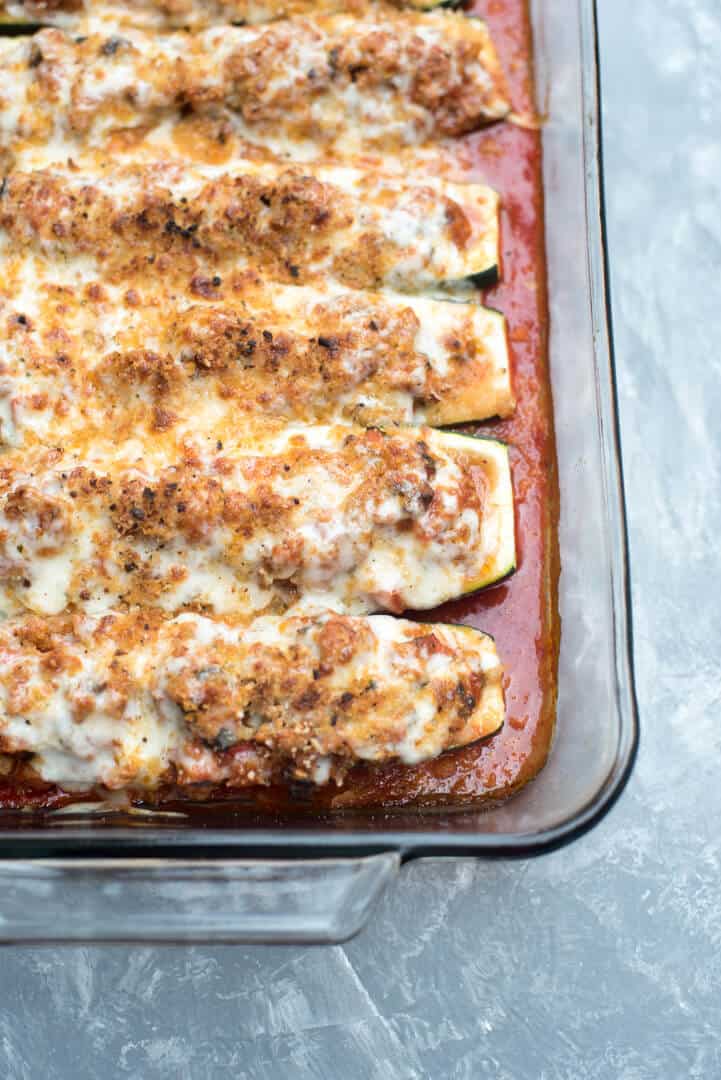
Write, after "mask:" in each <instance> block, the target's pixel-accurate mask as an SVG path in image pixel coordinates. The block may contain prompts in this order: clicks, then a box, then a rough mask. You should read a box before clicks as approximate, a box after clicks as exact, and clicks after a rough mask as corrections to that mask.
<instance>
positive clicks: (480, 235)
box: [0, 162, 499, 292]
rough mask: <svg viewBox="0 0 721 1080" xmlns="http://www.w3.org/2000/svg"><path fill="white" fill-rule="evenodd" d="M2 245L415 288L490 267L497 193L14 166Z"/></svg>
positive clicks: (153, 168) (193, 171)
mask: <svg viewBox="0 0 721 1080" xmlns="http://www.w3.org/2000/svg"><path fill="white" fill-rule="evenodd" d="M3 250H4V252H5V253H6V255H11V254H12V253H14V252H15V251H23V250H35V251H38V252H39V253H41V254H43V255H45V256H47V257H49V258H56V259H58V260H67V259H70V258H73V257H76V256H84V257H85V258H92V259H94V260H95V263H96V265H97V266H98V268H101V267H102V269H103V270H104V271H105V272H106V273H109V274H114V275H118V274H127V273H128V272H133V271H135V270H138V269H142V268H144V267H147V265H148V262H149V261H150V263H151V266H154V265H155V264H156V263H157V260H158V259H161V258H163V257H164V258H165V260H166V266H168V267H171V266H172V269H173V271H177V270H179V269H180V270H183V271H187V270H189V269H193V268H198V269H201V268H203V267H212V269H213V270H214V271H218V272H222V271H223V270H224V269H226V268H227V267H228V266H229V265H232V266H233V267H238V266H239V265H246V266H248V267H252V268H254V269H257V270H259V271H262V272H263V274H265V276H266V277H268V278H269V279H270V280H273V281H281V282H285V283H288V284H292V283H296V284H310V283H313V282H317V281H336V282H338V283H339V284H342V285H347V286H349V287H351V288H363V289H377V288H381V287H389V288H393V289H400V290H402V291H409V292H417V291H419V290H423V289H425V288H429V287H433V286H440V285H442V284H443V283H445V282H449V281H450V282H452V281H455V280H458V279H463V278H466V277H469V276H472V275H474V274H478V273H480V274H484V273H492V272H494V271H495V270H496V268H497V266H498V262H499V255H498V196H497V195H496V193H495V192H494V191H493V190H492V189H491V188H488V187H485V186H484V185H481V184H454V183H451V182H449V181H443V180H435V181H434V180H432V179H427V180H426V181H424V182H422V183H408V182H407V181H404V180H403V179H402V178H400V177H398V176H393V175H384V174H378V173H371V174H367V173H364V172H362V171H360V170H357V169H350V168H328V169H324V168H322V167H314V169H313V170H312V171H310V170H308V169H300V168H298V167H295V168H285V167H278V166H270V165H252V164H250V163H247V164H244V165H240V166H235V167H234V168H233V169H232V170H227V169H217V168H210V167H205V168H188V167H187V166H184V165H181V164H171V163H167V162H166V163H162V164H157V165H142V166H135V165H134V166H125V167H120V168H118V167H114V166H107V167H106V168H105V170H104V171H103V172H99V173H96V174H95V175H92V174H91V175H88V174H84V173H82V172H77V171H75V170H74V169H72V168H70V169H64V170H63V169H57V168H56V169H47V170H36V171H32V172H15V173H11V174H10V175H9V176H8V177H6V179H5V181H4V183H3V189H2V195H1V196H0V252H2V251H3Z"/></svg>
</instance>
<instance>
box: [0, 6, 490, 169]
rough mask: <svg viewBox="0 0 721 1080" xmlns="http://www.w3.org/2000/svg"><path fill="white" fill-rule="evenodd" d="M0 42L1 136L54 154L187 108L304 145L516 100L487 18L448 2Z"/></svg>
mask: <svg viewBox="0 0 721 1080" xmlns="http://www.w3.org/2000/svg"><path fill="white" fill-rule="evenodd" d="M0 44H1V45H2V48H0V139H1V141H2V144H3V147H4V148H5V150H6V151H12V152H13V153H15V154H22V152H23V150H25V151H30V150H33V151H35V153H36V154H40V153H41V150H42V148H43V147H44V148H45V149H46V150H47V151H52V152H54V153H55V158H54V160H66V159H67V158H68V157H72V158H73V159H75V158H77V156H78V153H79V152H80V151H81V150H82V148H83V147H86V148H87V147H90V146H95V147H98V148H100V150H104V151H106V152H107V151H108V149H109V146H114V145H116V144H117V135H118V132H119V131H122V132H123V137H124V138H125V139H126V140H127V139H128V138H129V135H130V133H131V132H132V129H136V141H137V138H140V137H141V136H145V135H147V133H148V131H149V130H152V129H154V128H156V127H157V126H160V127H161V128H162V130H163V131H166V130H167V129H168V128H169V127H170V128H171V129H172V126H173V124H174V122H175V121H177V120H179V119H180V117H181V115H187V114H188V113H194V114H196V115H198V116H205V117H206V118H209V122H212V123H213V124H215V130H216V133H217V142H218V143H219V144H220V145H221V148H222V145H223V143H224V141H227V140H228V138H230V137H233V136H234V137H235V138H239V139H245V140H247V141H248V142H249V143H250V144H254V145H256V146H257V145H261V146H263V147H265V148H266V149H268V150H270V151H272V152H273V153H276V154H280V155H281V156H282V157H284V158H289V157H290V158H304V159H308V158H317V157H318V156H319V155H320V154H326V155H327V154H328V153H338V154H342V155H344V156H349V155H351V156H352V155H353V154H357V153H359V152H367V151H370V150H373V151H380V152H384V151H385V152H389V153H395V152H396V151H398V150H399V149H400V148H402V147H404V146H418V145H420V144H426V143H428V142H431V141H434V140H437V139H439V138H442V137H454V136H459V135H463V134H465V133H467V132H469V131H473V130H475V129H476V128H478V127H481V126H483V125H484V124H486V123H489V122H491V121H494V120H498V119H502V118H503V117H505V116H506V115H507V114H508V112H509V104H508V101H507V100H506V96H505V91H504V88H503V80H502V75H501V71H500V67H499V63H498V58H497V56H496V53H495V50H494V48H493V45H492V42H491V40H490V37H489V34H488V30H487V28H486V27H485V25H484V24H483V23H482V22H480V21H478V20H472V19H467V18H465V17H464V16H462V15H454V14H449V13H438V12H436V13H433V12H431V13H417V12H393V11H391V10H389V9H387V8H373V10H372V11H369V13H368V14H366V15H364V16H362V17H360V18H356V17H354V16H353V15H344V14H341V15H314V16H309V17H307V18H299V19H286V20H282V21H280V22H276V23H272V24H271V25H269V26H262V27H233V26H230V27H229V26H221V27H216V28H214V29H210V30H204V31H199V32H198V33H196V34H191V35H189V34H186V33H178V34H165V35H162V34H158V33H154V32H153V33H145V32H143V31H140V30H124V31H123V34H122V36H119V35H118V34H117V33H116V32H115V31H111V30H108V29H106V30H104V31H102V32H96V33H90V34H88V35H85V34H81V35H74V34H68V33H65V32H64V31H62V30H57V29H50V30H41V31H39V32H38V33H37V34H35V35H34V36H33V37H31V38H30V37H28V38H16V39H12V40H11V39H9V40H7V41H3V42H2V43H0ZM111 137H113V138H114V140H115V141H114V142H113V143H111V144H109V143H108V139H109V138H111ZM166 145H167V140H166ZM184 152H185V148H184Z"/></svg>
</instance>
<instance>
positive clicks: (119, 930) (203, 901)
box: [0, 851, 400, 944]
mask: <svg viewBox="0 0 721 1080" xmlns="http://www.w3.org/2000/svg"><path fill="white" fill-rule="evenodd" d="M399 865H400V855H399V854H398V852H395V851H386V852H381V853H380V854H376V855H367V856H363V857H359V858H324V859H287V860H285V859H277V860H275V859H227V860H222V859H214V860H213V861H212V862H211V861H207V862H205V861H203V860H197V859H193V860H191V859H188V860H183V859H143V858H127V859H119V858H118V859H115V858H107V859H82V858H73V859H72V860H71V859H68V860H64V859H33V860H8V861H3V862H2V863H0V942H4V943H8V944H9V943H18V942H110V941H116V942H123V941H125V942H193V941H194V942H228V943H232V942H238V943H239V942H246V943H252V942H258V943H261V942H263V943H268V944H271V943H276V944H280V943H294V942H295V943H311V942H318V943H327V944H333V943H338V942H341V941H347V940H348V938H351V937H353V935H354V934H356V933H357V932H358V931H359V930H360V929H361V928H362V927H363V925H364V924H365V922H366V920H367V919H368V916H369V914H370V912H371V909H372V908H373V905H374V904H375V902H376V900H377V899H378V897H379V896H380V894H381V893H382V892H383V890H384V889H385V887H386V886H387V885H388V883H389V882H390V881H391V880H392V879H393V878H394V877H395V875H396V873H397V872H398V868H399Z"/></svg>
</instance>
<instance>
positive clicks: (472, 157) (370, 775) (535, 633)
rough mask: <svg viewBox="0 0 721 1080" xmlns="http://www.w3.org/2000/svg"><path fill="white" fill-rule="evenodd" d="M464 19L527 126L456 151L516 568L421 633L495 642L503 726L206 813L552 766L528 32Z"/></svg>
mask: <svg viewBox="0 0 721 1080" xmlns="http://www.w3.org/2000/svg"><path fill="white" fill-rule="evenodd" d="M471 11H472V13H473V14H476V15H479V16H481V17H482V18H484V19H485V20H486V21H487V23H488V25H489V27H490V30H491V34H492V36H493V39H494V42H495V44H496V47H497V49H498V51H499V53H500V57H501V61H502V63H503V66H504V70H505V72H506V77H507V81H508V85H509V92H510V96H511V100H512V102H513V107H514V112H515V113H516V115H517V116H518V117H520V118H522V123H521V124H518V123H513V122H507V123H503V124H500V125H496V126H494V127H491V128H489V129H487V130H485V131H482V132H479V133H476V134H474V135H472V136H469V137H468V138H467V139H465V140H463V144H462V146H461V147H460V148H459V158H460V160H461V163H462V165H464V166H468V165H470V166H471V167H472V168H473V169H474V171H475V173H476V174H478V175H479V176H482V178H483V179H484V181H486V182H488V183H489V184H491V185H492V186H493V187H495V188H496V189H497V190H498V191H499V192H500V194H501V197H502V206H503V208H502V223H501V224H502V275H501V277H502V280H501V283H500V284H499V285H497V286H496V287H494V288H493V289H491V290H488V291H486V292H485V293H484V294H483V297H482V299H483V301H484V302H485V303H486V304H488V305H490V306H492V307H496V308H498V309H499V310H500V311H502V312H503V313H504V314H505V316H506V318H507V320H508V330H509V344H510V350H511V363H512V374H513V382H514V388H515V392H516V397H517V408H516V411H515V413H514V415H513V416H512V417H510V418H509V419H506V420H503V421H490V422H485V423H482V424H477V425H472V426H469V427H468V428H467V430H469V431H471V432H475V433H479V434H484V435H490V436H493V437H495V438H499V439H502V440H504V441H506V442H508V443H509V444H510V445H511V448H512V449H511V462H512V469H513V481H514V493H515V503H516V531H517V547H518V568H517V570H516V572H515V574H513V576H512V577H511V578H509V579H508V580H507V581H505V582H504V583H502V584H499V585H497V586H495V587H494V588H491V589H488V590H486V591H485V592H482V593H479V594H476V595H475V596H471V597H467V598H465V599H461V600H458V601H455V602H454V603H451V604H446V605H444V607H442V608H439V609H438V610H436V611H433V612H424V613H423V620H424V621H429V622H431V621H433V620H443V621H449V622H463V623H468V624H469V625H472V626H475V627H478V628H479V629H481V630H484V631H486V632H488V633H490V634H492V635H493V636H494V637H495V639H496V642H497V645H498V650H499V654H500V656H501V659H502V661H503V664H504V667H505V671H506V683H505V690H506V704H507V717H506V723H505V725H504V727H503V728H502V730H501V731H500V732H499V733H498V734H497V735H495V736H493V737H492V738H491V739H489V740H487V741H486V742H485V743H483V744H476V745H474V746H469V747H466V748H464V749H461V750H457V751H452V752H449V753H446V754H443V755H442V756H441V757H439V758H437V759H436V760H434V761H431V762H427V763H425V764H422V765H418V766H414V767H408V766H401V765H392V766H386V767H382V768H378V767H375V768H373V767H370V766H359V767H357V768H356V769H355V770H353V772H352V773H351V774H350V776H349V777H348V778H347V780H346V783H345V784H344V786H343V787H342V788H338V787H336V786H335V785H333V784H331V785H328V786H326V787H325V788H321V789H317V790H315V791H313V790H312V789H311V790H309V789H308V788H307V787H304V790H303V791H302V792H299V791H298V789H297V788H290V789H288V788H271V789H257V790H254V791H247V790H246V791H243V792H242V793H240V792H235V793H231V792H216V793H214V794H213V796H212V797H213V799H218V798H220V799H222V800H223V801H225V800H226V799H229V798H232V799H234V800H235V801H237V802H240V803H241V804H242V805H243V806H245V807H248V806H249V805H252V807H253V809H254V810H256V811H261V812H262V811H275V812H277V811H279V810H283V809H285V810H288V809H290V808H293V807H295V808H297V809H302V810H303V811H304V812H307V811H313V810H315V811H321V810H326V809H329V808H337V809H341V808H344V809H350V808H360V807H366V808H370V807H378V806H381V805H385V806H392V805H395V806H401V805H410V804H417V805H434V804H439V805H442V804H446V805H447V804H465V803H468V802H474V803H476V802H478V801H480V800H491V799H500V798H505V797H507V796H508V795H510V794H512V793H513V792H514V791H516V790H517V789H518V788H519V787H521V786H522V785H523V784H524V783H526V782H527V781H528V780H530V779H531V778H532V777H533V776H535V775H536V774H537V773H538V771H539V770H540V769H541V768H542V766H543V765H544V763H545V761H546V758H547V755H548V751H549V748H550V744H551V739H552V735H553V726H554V721H555V711H556V675H557V660H558V642H559V619H558V613H557V579H558V570H559V562H558V550H557V521H558V487H557V475H556V456H555V440H554V433H553V414H552V406H551V393H550V380H549V371H548V359H547V357H548V351H547V339H548V311H547V302H546V278H545V254H544V235H543V187H542V171H541V166H542V161H541V136H540V132H539V131H538V130H537V126H536V125H534V123H533V118H534V116H535V101H534V93H533V72H532V48H531V34H530V24H529V19H528V11H527V0H476V3H475V4H474V6H473V8H472V9H471ZM527 121H530V123H528V122H527ZM21 768H22V766H20V769H21ZM179 794H181V793H179V792H178V791H177V790H176V791H175V792H173V793H172V795H171V793H170V792H168V793H167V796H168V798H167V800H166V801H167V802H170V801H172V804H173V807H174V808H175V809H180V808H181V807H182V808H183V809H189V804H188V803H187V802H186V803H182V804H178V802H177V799H178V797H179ZM184 794H185V796H186V797H187V792H186V793H184ZM299 795H300V798H299ZM201 797H205V798H206V799H207V798H208V792H207V790H206V791H205V793H204V794H203V793H201V792H198V793H196V794H195V795H194V796H193V798H201ZM85 798H87V796H86V797H85ZM77 799H78V796H77V795H69V794H67V793H65V792H63V791H62V790H60V789H58V788H57V787H55V786H53V785H47V784H40V783H37V784H32V785H29V784H27V783H23V782H21V781H20V775H18V777H17V780H16V782H13V777H12V775H9V776H6V777H3V778H2V781H1V782H0V806H2V807H3V808H5V809H17V808H21V807H23V806H26V807H36V808H38V807H46V808H52V807H58V806H60V805H63V804H65V803H69V802H74V801H76V800H77ZM191 805H194V806H195V811H196V812H193V813H191V817H196V814H197V816H199V817H200V818H202V814H203V811H202V807H201V805H200V804H198V803H194V804H191Z"/></svg>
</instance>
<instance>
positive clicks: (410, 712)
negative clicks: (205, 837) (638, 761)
mask: <svg viewBox="0 0 721 1080" xmlns="http://www.w3.org/2000/svg"><path fill="white" fill-rule="evenodd" d="M501 680H502V668H501V664H500V662H499V659H498V655H497V652H496V648H495V644H494V642H493V639H492V638H489V637H487V636H486V635H484V634H482V633H479V632H478V631H476V630H472V629H470V628H468V627H459V626H441V625H423V624H421V623H411V622H406V621H404V620H399V619H391V618H389V617H388V616H382V615H381V616H371V617H370V618H348V617H347V616H341V615H337V614H334V613H329V612H319V613H316V614H314V615H313V616H298V617H291V618H283V617H278V616H275V617H273V616H271V617H267V618H262V619H258V620H256V621H255V622H253V623H252V624H251V625H250V626H243V625H239V624H237V623H233V622H222V621H219V620H217V619H210V618H207V617H204V616H202V615H198V614H191V613H188V614H184V615H180V616H178V617H176V618H172V619H162V618H157V617H154V616H153V615H152V614H150V615H149V614H148V613H146V612H140V613H131V614H120V613H108V614H105V615H102V616H87V615H86V616H83V617H82V618H78V617H76V618H72V617H69V616H60V617H56V618H51V619H38V618H27V619H18V620H10V621H8V622H6V623H4V624H3V625H2V627H0V751H1V752H2V753H4V754H9V755H22V756H23V759H24V763H23V765H22V766H21V767H22V768H24V769H25V770H31V773H30V775H35V776H38V777H40V778H42V779H43V780H45V781H49V782H52V783H58V784H61V785H63V786H64V787H66V788H70V789H71V790H72V789H75V790H78V789H80V790H87V789H93V788H98V787H104V788H106V789H107V788H111V789H116V790H117V789H126V790H130V791H131V792H133V791H137V792H138V793H139V794H143V793H145V792H147V791H148V790H152V789H153V788H157V787H158V786H160V785H163V784H166V785H168V784H170V785H181V786H185V785H197V784H201V783H205V784H212V785H218V784H225V785H228V786H231V787H242V786H246V785H258V784H268V783H270V782H271V781H273V780H276V781H282V780H303V781H311V782H315V783H317V784H322V783H325V782H327V781H329V780H333V781H335V782H336V783H337V784H341V783H342V782H343V779H344V777H345V775H346V773H347V771H348V769H349V768H351V767H352V766H353V765H355V764H357V763H359V762H368V763H373V764H382V763H386V762H393V761H399V762H403V763H405V764H408V765H412V764H416V763H417V762H421V761H426V760H428V759H429V758H434V757H437V756H438V755H439V754H441V753H443V752H444V751H446V750H449V749H452V748H454V747H461V746H466V745H468V744H469V743H473V742H476V741H477V740H479V739H484V738H487V737H488V736H489V735H492V734H494V733H495V732H496V731H498V729H499V728H500V727H501V725H502V724H503V719H504V701H503V690H502V684H501ZM28 755H31V757H29V759H28Z"/></svg>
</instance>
